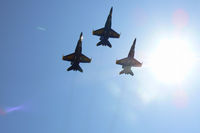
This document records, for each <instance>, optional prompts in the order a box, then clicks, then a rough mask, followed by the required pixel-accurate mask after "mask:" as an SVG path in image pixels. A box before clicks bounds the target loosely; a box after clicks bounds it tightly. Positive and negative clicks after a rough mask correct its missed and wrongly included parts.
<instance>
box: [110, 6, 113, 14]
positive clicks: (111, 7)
mask: <svg viewBox="0 0 200 133" xmlns="http://www.w3.org/2000/svg"><path fill="white" fill-rule="evenodd" d="M112 11H113V7H111V9H110V15H112Z"/></svg>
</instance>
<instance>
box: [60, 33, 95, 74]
mask: <svg viewBox="0 0 200 133" xmlns="http://www.w3.org/2000/svg"><path fill="white" fill-rule="evenodd" d="M82 39H83V33H82V32H81V34H80V38H79V40H78V43H77V46H76V49H75V52H74V53H72V54H69V55H66V56H63V57H62V59H63V60H64V61H70V62H71V65H72V66H71V67H69V68H68V69H67V71H70V70H74V71H77V70H78V71H80V72H83V70H82V68H81V67H80V66H79V63H90V62H91V59H90V58H88V57H87V56H85V55H84V54H82Z"/></svg>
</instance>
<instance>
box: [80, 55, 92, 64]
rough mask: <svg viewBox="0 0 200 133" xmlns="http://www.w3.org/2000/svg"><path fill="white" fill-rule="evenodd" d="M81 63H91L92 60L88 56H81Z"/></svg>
mask: <svg viewBox="0 0 200 133" xmlns="http://www.w3.org/2000/svg"><path fill="white" fill-rule="evenodd" d="M80 62H81V63H90V62H91V59H90V58H88V57H87V56H85V55H84V54H81V56H80Z"/></svg>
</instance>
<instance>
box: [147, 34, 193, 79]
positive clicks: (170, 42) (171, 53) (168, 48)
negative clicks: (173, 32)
mask: <svg viewBox="0 0 200 133" xmlns="http://www.w3.org/2000/svg"><path fill="white" fill-rule="evenodd" d="M194 62H195V59H194V54H193V51H192V50H191V47H190V42H189V41H188V40H186V39H185V38H178V37H173V38H166V39H162V40H160V42H159V45H158V47H157V48H156V49H155V51H154V52H153V55H152V56H151V57H150V64H149V65H150V67H151V70H152V72H153V74H154V75H155V77H156V78H157V79H158V80H160V81H162V82H165V83H179V82H181V81H183V79H184V78H185V77H186V76H187V74H188V73H189V71H190V69H192V66H193V64H194Z"/></svg>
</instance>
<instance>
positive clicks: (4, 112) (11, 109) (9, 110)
mask: <svg viewBox="0 0 200 133" xmlns="http://www.w3.org/2000/svg"><path fill="white" fill-rule="evenodd" d="M23 109H24V106H23V105H21V106H16V107H9V108H6V109H1V108H0V115H7V114H9V113H12V112H15V111H20V110H23Z"/></svg>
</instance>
